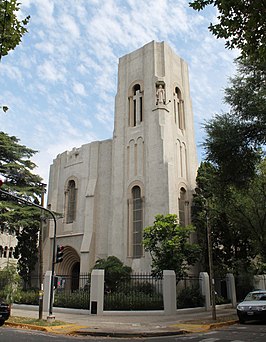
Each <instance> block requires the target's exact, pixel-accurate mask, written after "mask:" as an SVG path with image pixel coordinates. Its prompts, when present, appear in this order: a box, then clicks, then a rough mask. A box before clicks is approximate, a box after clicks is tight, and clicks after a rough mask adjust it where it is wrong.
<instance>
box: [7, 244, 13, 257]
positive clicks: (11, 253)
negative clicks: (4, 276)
mask: <svg viewBox="0 0 266 342" xmlns="http://www.w3.org/2000/svg"><path fill="white" fill-rule="evenodd" d="M8 256H9V258H10V259H12V258H13V247H10V249H9V254H8Z"/></svg>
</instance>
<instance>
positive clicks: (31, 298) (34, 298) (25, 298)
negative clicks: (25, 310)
mask: <svg viewBox="0 0 266 342" xmlns="http://www.w3.org/2000/svg"><path fill="white" fill-rule="evenodd" d="M15 302H16V303H17V304H28V305H38V304H39V291H37V290H28V291H21V292H20V297H19V298H18V299H17V300H16V301H15Z"/></svg>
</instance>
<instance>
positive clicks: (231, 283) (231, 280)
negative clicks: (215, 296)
mask: <svg viewBox="0 0 266 342" xmlns="http://www.w3.org/2000/svg"><path fill="white" fill-rule="evenodd" d="M226 288H227V295H228V299H230V300H231V303H232V306H233V307H234V308H235V307H236V285H235V277H234V275H233V274H232V273H227V275H226Z"/></svg>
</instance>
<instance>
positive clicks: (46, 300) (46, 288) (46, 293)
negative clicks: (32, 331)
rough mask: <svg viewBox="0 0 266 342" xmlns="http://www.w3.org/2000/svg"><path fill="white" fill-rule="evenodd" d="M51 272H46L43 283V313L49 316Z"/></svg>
mask: <svg viewBox="0 0 266 342" xmlns="http://www.w3.org/2000/svg"><path fill="white" fill-rule="evenodd" d="M51 281H52V271H46V273H45V276H44V282H43V313H44V315H46V316H47V315H48V314H49V307H50V293H51V292H50V291H51Z"/></svg>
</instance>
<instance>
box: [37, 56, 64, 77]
mask: <svg viewBox="0 0 266 342" xmlns="http://www.w3.org/2000/svg"><path fill="white" fill-rule="evenodd" d="M38 75H39V77H40V78H41V79H44V80H46V81H62V80H64V71H63V69H62V68H61V70H59V69H58V68H57V66H56V65H55V64H54V63H53V62H52V61H45V62H44V63H43V64H41V65H40V66H39V67H38Z"/></svg>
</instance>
